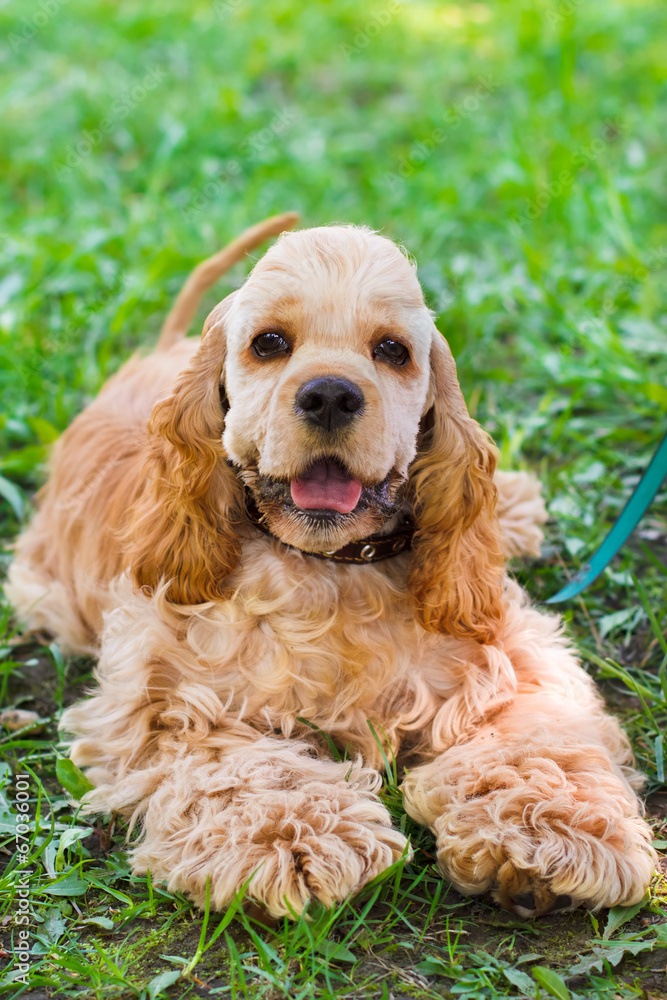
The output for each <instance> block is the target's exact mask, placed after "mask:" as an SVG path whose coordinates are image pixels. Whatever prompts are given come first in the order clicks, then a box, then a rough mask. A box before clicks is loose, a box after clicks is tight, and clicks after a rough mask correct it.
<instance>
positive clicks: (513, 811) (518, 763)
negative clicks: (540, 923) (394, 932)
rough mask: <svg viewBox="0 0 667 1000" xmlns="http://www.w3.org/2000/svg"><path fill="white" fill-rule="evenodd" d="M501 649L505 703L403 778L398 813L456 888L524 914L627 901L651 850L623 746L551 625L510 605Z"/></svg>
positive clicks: (647, 867)
mask: <svg viewBox="0 0 667 1000" xmlns="http://www.w3.org/2000/svg"><path fill="white" fill-rule="evenodd" d="M502 645H503V653H504V655H507V656H509V658H510V660H511V662H512V664H513V666H514V669H515V672H516V677H517V682H518V688H517V691H516V693H515V694H514V696H512V695H511V694H510V696H509V697H508V699H507V701H506V704H505V705H504V706H499V707H497V708H496V711H495V713H494V714H492V715H491V716H487V718H486V719H484V720H482V721H481V724H480V725H479V728H478V729H477V730H476V731H475V732H474V735H472V736H471V735H464V736H463V737H462V738H461V739H460V740H459V741H458V742H456V743H455V744H454V745H452V746H450V748H449V749H447V750H446V751H445V752H444V753H440V754H439V755H437V756H436V757H435V759H433V760H432V761H431V762H429V763H426V764H423V765H421V766H418V767H417V768H415V769H414V770H413V771H412V772H411V773H409V774H408V776H407V778H406V780H405V782H404V793H405V805H406V809H407V811H408V813H409V814H410V815H411V816H412V817H413V818H414V819H416V820H417V821H418V822H421V823H423V824H425V825H428V826H430V827H431V829H432V830H433V832H434V833H435V835H436V838H437V852H438V860H439V864H440V867H441V869H442V871H443V873H444V874H445V875H446V877H448V878H449V879H450V880H451V881H452V882H453V883H454V884H455V885H456V886H457V888H459V889H460V890H461V891H463V892H466V893H479V892H484V891H486V890H492V891H493V894H494V896H495V898H496V899H497V900H498V902H500V903H501V905H503V906H504V907H506V908H507V909H510V910H512V911H514V912H516V913H519V914H521V915H523V916H528V915H533V914H541V913H546V912H548V911H549V910H551V909H555V908H570V907H573V906H576V905H578V904H582V903H583V904H585V905H587V906H590V907H595V908H597V907H601V906H616V905H630V904H633V903H636V902H638V901H639V900H640V899H641V898H642V896H643V894H644V892H645V890H646V887H647V885H648V883H649V881H650V878H651V875H652V872H653V868H654V861H655V852H654V851H653V849H652V847H651V830H650V828H649V827H648V825H647V824H646V823H645V822H644V820H643V818H642V814H641V807H640V803H639V800H638V798H637V796H636V794H635V791H634V789H635V788H637V787H638V786H640V785H641V778H640V777H639V776H638V775H637V774H636V772H634V771H633V770H632V768H631V767H630V766H629V763H630V760H631V754H630V751H629V747H628V743H627V740H626V738H625V737H624V735H623V734H622V732H621V730H620V727H619V726H618V724H617V723H616V721H615V720H614V719H612V718H611V717H610V716H608V715H606V714H605V713H604V708H603V706H602V704H601V701H600V699H599V698H598V696H597V695H596V693H595V691H594V689H593V686H592V683H591V682H590V680H589V678H588V677H587V675H586V674H585V673H584V671H583V670H582V669H581V668H580V667H579V666H578V664H577V662H576V660H575V658H574V656H573V655H572V653H571V652H570V650H569V649H568V648H567V645H566V643H565V642H564V640H563V639H562V637H561V636H560V635H559V634H558V632H557V623H556V620H555V619H552V618H549V617H547V616H545V615H542V614H540V613H539V612H537V611H535V610H533V609H528V608H526V607H522V606H521V605H520V604H519V603H518V602H517V603H515V604H514V605H513V606H512V607H511V608H510V610H509V625H508V630H507V633H506V635H505V641H504V643H503V644H502Z"/></svg>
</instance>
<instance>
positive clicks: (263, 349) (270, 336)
mask: <svg viewBox="0 0 667 1000" xmlns="http://www.w3.org/2000/svg"><path fill="white" fill-rule="evenodd" d="M252 349H253V351H254V352H255V354H256V355H257V357H258V358H268V357H271V355H273V354H287V353H288V351H289V344H288V343H287V341H286V340H285V338H284V337H283V336H282V335H281V334H280V333H275V332H269V333H260V334H258V335H257V336H256V337H255V339H254V340H253V342H252Z"/></svg>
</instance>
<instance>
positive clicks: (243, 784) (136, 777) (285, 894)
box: [63, 615, 406, 916]
mask: <svg viewBox="0 0 667 1000" xmlns="http://www.w3.org/2000/svg"><path fill="white" fill-rule="evenodd" d="M116 618H117V623H116V627H117V631H118V635H117V636H116V637H115V638H116V639H117V640H118V641H113V640H111V641H108V642H107V644H106V646H105V647H103V653H102V658H101V662H100V667H99V670H98V678H99V681H100V688H99V690H98V692H97V693H96V694H95V695H94V696H93V697H92V698H91V699H89V700H88V701H83V702H80V703H79V704H77V705H75V706H73V707H72V708H71V709H69V710H68V712H67V713H66V714H65V716H64V718H63V727H64V728H65V729H66V731H68V732H70V733H72V734H74V735H75V736H77V737H78V738H77V739H76V741H75V742H74V743H73V745H72V748H71V756H72V758H73V759H74V761H75V762H76V763H77V764H78V765H80V766H81V767H85V768H87V769H88V776H89V778H90V780H91V781H92V782H93V784H94V785H95V786H96V787H95V789H94V790H93V791H92V792H90V793H88V795H87V796H86V800H85V802H84V808H85V809H86V810H87V811H105V812H109V811H115V812H118V813H120V814H121V815H123V816H125V817H126V818H128V819H129V820H130V821H131V824H132V825H134V824H135V823H137V824H139V828H140V831H141V834H140V838H139V842H138V844H137V846H135V848H134V849H133V851H132V858H133V862H134V870H135V871H136V872H145V871H146V870H147V869H150V871H151V873H152V875H153V877H154V878H155V879H159V880H161V881H164V882H166V883H167V885H168V886H169V887H170V889H172V890H178V891H181V892H183V893H185V894H186V895H188V896H189V897H190V898H192V899H193V900H194V901H195V902H196V903H197V904H198V905H200V906H201V905H203V904H204V901H205V898H206V884H207V880H208V881H209V884H210V900H211V905H212V906H213V907H215V908H220V907H224V906H226V905H228V904H229V903H230V902H231V900H232V899H233V898H234V894H235V893H236V892H237V891H238V890H239V889H240V888H241V887H242V886H243V885H244V884H245V883H249V884H248V889H247V894H248V896H249V898H251V899H254V900H256V901H258V902H259V903H261V904H262V905H263V906H264V907H265V908H266V910H268V912H269V913H270V914H271V915H273V916H281V915H283V914H289V913H290V912H296V913H298V912H301V910H303V908H304V906H305V904H306V903H307V901H308V900H309V899H318V900H320V901H321V902H322V903H324V904H325V905H326V906H331V905H333V904H334V903H337V902H340V901H341V900H344V899H346V898H348V897H350V896H352V895H354V894H355V893H356V892H357V891H358V890H359V889H361V887H362V886H363V885H364V884H365V883H366V882H368V881H369V880H370V879H372V878H373V877H374V876H376V875H378V874H379V873H380V872H382V871H383V870H384V869H385V868H387V867H388V866H389V865H390V864H391V863H392V862H393V861H395V860H397V859H398V858H400V857H401V855H402V853H403V850H404V848H405V846H406V839H405V837H404V836H403V835H402V834H401V833H399V832H398V831H396V830H394V829H392V825H391V818H390V816H389V813H388V812H387V810H386V808H385V807H384V805H383V804H382V803H381V802H380V801H379V799H378V797H377V794H376V793H377V791H378V789H379V786H380V784H381V778H380V775H379V774H378V772H377V771H375V770H373V769H371V768H368V767H364V766H363V765H362V764H361V761H360V759H359V760H357V761H356V762H353V761H347V762H336V761H334V760H332V759H330V758H325V757H323V756H321V755H318V751H317V749H316V748H315V747H314V746H312V745H310V744H309V743H307V742H302V741H297V740H286V739H281V738H277V737H275V736H274V735H262V734H261V733H260V732H258V731H257V729H255V728H253V727H252V726H250V725H248V724H246V723H245V722H242V721H239V718H238V716H239V714H240V713H239V711H238V709H237V711H236V713H232V712H231V711H229V710H228V708H227V707H226V706H225V705H223V704H222V702H221V701H220V699H219V698H218V696H217V695H216V693H215V691H214V690H213V689H212V685H211V684H210V683H207V681H208V682H210V681H211V676H210V675H207V674H206V670H205V668H203V667H202V666H201V664H200V663H199V661H197V659H196V657H195V654H194V653H193V652H192V651H191V650H190V649H188V648H186V646H185V645H182V646H181V647H180V651H178V650H177V649H176V646H175V643H174V642H173V640H171V641H172V645H171V650H172V655H173V661H176V662H172V663H171V664H169V663H167V662H165V658H164V655H163V658H162V659H157V658H155V659H154V660H153V661H152V662H148V661H146V660H142V659H141V658H140V656H139V655H138V654H137V648H141V642H142V637H141V636H137V635H133V634H132V629H131V623H129V622H127V621H126V620H125V619H124V618H122V615H121V616H120V617H119V616H118V615H117V616H116ZM121 619H122V620H121ZM125 626H127V631H126V632H125ZM124 632H125V636H124V637H123V633H124ZM107 638H108V636H107ZM156 638H157V639H158V640H159V639H160V638H161V637H160V635H158V636H157V637H156V636H151V635H150V630H149V629H148V628H147V627H146V625H145V622H144V632H143V643H144V648H145V649H146V648H147V647H148V646H149V645H150V643H151V641H152V640H155V639H156ZM162 638H163V639H164V638H165V636H164V635H163V636H162ZM163 651H164V644H163ZM179 652H180V657H181V659H180V661H178V657H179ZM197 672H198V673H199V676H198V677H197V676H195V675H196V674H197Z"/></svg>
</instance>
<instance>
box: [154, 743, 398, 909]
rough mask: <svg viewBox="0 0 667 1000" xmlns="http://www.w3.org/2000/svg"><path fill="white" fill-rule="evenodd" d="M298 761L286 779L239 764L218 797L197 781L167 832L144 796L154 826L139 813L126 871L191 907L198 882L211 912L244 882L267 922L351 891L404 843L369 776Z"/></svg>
mask: <svg viewBox="0 0 667 1000" xmlns="http://www.w3.org/2000/svg"><path fill="white" fill-rule="evenodd" d="M300 763H301V770H302V773H301V775H298V774H297V775H294V774H292V775H291V776H289V777H287V776H286V775H285V774H280V773H276V768H275V767H272V766H271V764H270V763H267V764H266V765H261V764H260V765H258V764H257V762H255V763H254V766H253V762H248V763H247V765H246V766H245V767H240V768H239V769H238V770H237V772H236V775H235V777H236V779H237V780H236V781H234V782H232V783H231V785H230V782H229V781H227V785H228V788H227V789H226V790H225V791H224V792H223V790H222V789H220V788H218V789H214V788H213V787H212V782H203V787H202V788H201V793H200V795H197V796H196V797H195V799H194V801H192V805H191V809H190V811H189V814H188V815H186V816H183V815H182V813H181V814H180V815H181V817H182V818H180V819H179V818H176V817H175V816H173V814H171V813H170V814H169V818H168V825H169V826H170V827H171V830H170V831H169V832H168V834H167V836H165V832H166V831H165V828H164V823H160V822H159V817H158V816H157V812H158V811H159V809H160V802H159V796H158V797H156V796H154V797H153V800H152V802H151V806H150V809H149V813H150V812H151V810H152V812H153V814H154V817H155V818H156V819H158V822H157V823H154V822H153V818H154V817H153V816H151V815H147V817H146V819H147V823H146V836H145V839H144V841H143V843H142V844H141V845H140V847H139V848H138V849H137V850H136V851H135V855H134V860H135V864H136V869H137V870H139V871H142V870H145V869H147V868H150V870H151V873H152V874H153V875H154V876H157V877H161V878H162V879H164V880H165V881H166V882H167V884H168V887H169V889H170V890H172V891H173V890H179V891H181V892H183V893H184V894H185V895H187V896H189V897H190V898H191V899H192V900H193V901H194V902H195V903H196V904H197V905H198V906H200V907H203V905H204V903H205V899H206V883H207V880H209V882H210V903H211V906H212V907H213V908H215V909H222V908H224V907H226V906H228V905H229V903H230V902H231V901H232V900H233V898H234V896H235V895H236V893H237V892H238V891H239V890H240V889H241V888H242V886H244V885H247V889H246V897H247V898H248V899H252V900H254V901H255V902H256V903H258V904H260V905H261V907H263V908H264V910H265V911H266V912H268V913H269V914H270V915H271V916H273V917H281V916H286V915H290V914H294V913H301V912H302V910H303V909H304V907H305V906H306V904H307V903H308V901H309V900H311V899H317V900H319V901H320V902H321V903H323V904H324V905H325V906H327V907H331V906H333V905H335V904H336V903H339V902H341V901H343V900H345V899H347V898H349V897H350V896H353V895H355V893H357V892H358V891H359V890H360V889H361V888H362V886H364V885H365V884H366V883H367V882H368V881H370V880H371V879H372V878H374V877H375V876H376V875H378V874H379V873H380V872H382V871H384V869H386V868H387V867H388V866H389V865H391V864H392V862H394V861H396V860H397V859H398V858H400V857H401V855H402V854H403V852H404V850H405V847H406V844H407V841H406V839H405V837H404V836H403V835H402V834H401V833H399V832H398V831H397V830H394V829H393V828H392V825H391V819H390V816H389V814H388V812H387V810H386V809H385V807H384V806H383V805H382V803H381V802H380V801H379V800H378V799H377V797H376V796H375V794H374V792H375V788H376V787H377V784H379V780H380V779H379V776H378V775H377V774H376V772H371V771H370V770H369V769H367V768H362V767H360V766H358V765H355V766H354V767H351V765H350V764H344V765H343V764H340V765H339V764H333V763H329V764H327V765H326V770H327V773H326V774H324V773H323V774H321V775H318V774H317V773H316V771H317V768H316V767H315V766H314V765H316V764H318V763H319V764H322V763H323V762H313V761H308V762H307V765H306V767H305V768H304V763H305V762H304V761H303V759H302V760H301V761H300ZM304 770H310V771H311V773H310V774H304V773H303V771H304ZM348 775H349V777H348V780H345V776H348ZM332 777H335V778H336V779H338V780H331V778H332ZM238 779H240V780H238ZM167 808H168V806H167Z"/></svg>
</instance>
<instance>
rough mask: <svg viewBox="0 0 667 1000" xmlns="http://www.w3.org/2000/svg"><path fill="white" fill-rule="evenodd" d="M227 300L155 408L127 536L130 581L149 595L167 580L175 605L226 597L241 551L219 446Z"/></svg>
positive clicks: (235, 499)
mask: <svg viewBox="0 0 667 1000" xmlns="http://www.w3.org/2000/svg"><path fill="white" fill-rule="evenodd" d="M232 294H233V293H232ZM230 298H231V296H228V298H227V299H225V301H224V302H223V303H220V305H219V306H217V307H216V309H214V310H213V312H212V313H211V315H210V316H209V317H208V319H207V321H206V325H205V326H204V334H203V341H202V345H201V347H200V348H199V350H198V351H197V353H196V354H195V356H194V358H193V359H192V361H191V363H190V365H189V366H188V368H187V369H185V371H183V372H182V373H181V375H180V376H179V377H178V380H177V381H176V384H175V386H174V389H173V392H172V393H171V395H170V396H169V397H167V398H166V399H163V400H160V402H158V403H156V404H155V406H154V407H153V412H152V414H151V419H150V423H149V426H148V430H149V436H148V442H147V449H148V455H147V461H146V466H145V472H146V475H147V479H148V482H147V485H146V487H145V489H144V491H143V493H142V494H141V495H140V497H139V498H138V500H137V501H136V503H135V504H134V506H133V508H132V510H131V511H130V515H129V519H128V527H127V530H126V532H125V536H124V543H125V545H124V548H125V563H126V567H127V568H128V569H129V571H130V574H131V576H132V577H133V578H134V581H135V583H136V584H137V585H138V586H139V587H149V588H151V590H152V589H154V588H155V587H156V586H158V584H160V583H161V582H162V581H169V587H168V590H167V597H168V599H169V600H170V601H173V602H174V603H176V604H200V603H203V602H204V601H212V600H220V599H221V598H223V597H225V596H226V592H225V580H226V577H227V576H228V575H229V574H230V573H231V571H232V570H233V569H234V566H235V565H236V563H237V561H238V558H239V553H240V542H239V539H238V537H237V533H236V527H237V525H238V523H239V521H240V520H241V518H242V516H243V515H242V511H243V488H242V485H241V484H240V482H239V480H238V477H237V476H236V475H235V473H234V471H233V469H232V468H231V467H230V465H229V464H228V462H227V460H226V456H225V452H224V449H223V447H222V429H223V420H224V416H223V409H222V403H221V391H220V390H221V386H220V380H221V374H222V369H223V365H224V353H225V342H224V341H225V338H224V331H223V317H224V313H225V312H226V311H227V308H228V305H229V299H230Z"/></svg>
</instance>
